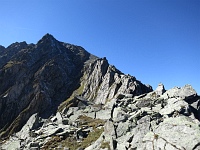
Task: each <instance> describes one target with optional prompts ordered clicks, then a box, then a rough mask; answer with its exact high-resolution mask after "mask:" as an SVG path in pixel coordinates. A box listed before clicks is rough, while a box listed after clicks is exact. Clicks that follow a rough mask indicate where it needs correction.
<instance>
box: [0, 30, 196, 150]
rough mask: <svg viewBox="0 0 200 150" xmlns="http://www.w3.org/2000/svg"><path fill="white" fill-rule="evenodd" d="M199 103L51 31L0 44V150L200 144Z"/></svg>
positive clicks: (186, 149) (136, 149) (178, 149)
mask: <svg viewBox="0 0 200 150" xmlns="http://www.w3.org/2000/svg"><path fill="white" fill-rule="evenodd" d="M199 106H200V97H199V96H198V94H197V93H196V91H195V90H194V89H193V88H192V86H191V85H185V86H184V87H181V88H180V87H174V88H172V89H170V90H166V89H165V87H164V85H163V84H161V83H160V84H159V85H158V87H157V88H156V89H155V90H153V89H152V87H151V86H150V85H145V84H143V83H141V82H140V81H139V80H137V79H136V78H135V77H133V76H131V75H125V74H123V73H122V72H121V71H119V70H118V69H117V68H116V67H115V66H113V65H110V64H109V63H108V60H107V59H106V58H98V57H96V56H94V55H92V54H90V53H89V52H87V51H86V50H85V49H84V48H82V47H80V46H76V45H72V44H68V43H64V42H60V41H58V40H56V39H55V38H54V37H53V36H52V35H50V34H46V35H45V36H44V37H42V39H41V40H39V41H38V43H37V44H27V43H26V42H20V43H19V42H16V43H13V44H11V45H10V46H8V47H7V48H5V47H3V46H0V149H2V150H40V149H41V150H46V149H55V150H83V149H85V150H199V149H200V107H199Z"/></svg>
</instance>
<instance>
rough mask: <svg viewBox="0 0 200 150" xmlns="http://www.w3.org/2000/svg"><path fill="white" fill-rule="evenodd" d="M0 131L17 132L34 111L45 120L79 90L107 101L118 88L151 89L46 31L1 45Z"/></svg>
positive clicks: (85, 95)
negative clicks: (29, 40) (31, 39)
mask: <svg viewBox="0 0 200 150" xmlns="http://www.w3.org/2000/svg"><path fill="white" fill-rule="evenodd" d="M0 50H1V51H0V58H1V59H0V83H1V84H0V135H1V137H6V136H9V135H11V134H12V133H15V132H17V131H19V130H20V129H21V128H22V127H23V125H24V124H25V123H26V122H27V120H28V119H29V118H30V117H31V116H32V115H33V114H35V113H37V114H38V116H40V117H41V118H43V119H45V118H48V117H50V116H51V115H52V114H55V113H56V111H57V109H58V107H59V111H62V110H63V109H64V108H65V106H66V104H68V103H69V102H70V103H71V101H72V100H73V99H74V96H76V95H79V96H81V97H82V98H84V99H87V100H90V101H92V102H94V103H96V104H105V103H106V102H107V101H108V100H109V99H112V98H113V97H115V96H116V95H119V94H120V93H127V94H132V96H134V95H139V94H143V93H146V92H149V91H151V90H152V89H151V87H150V86H146V85H143V84H142V83H141V82H139V81H137V80H136V79H135V78H134V77H132V76H130V75H124V74H123V73H121V72H120V71H118V70H117V69H116V68H115V67H113V66H111V65H109V64H108V61H107V60H106V59H100V58H97V57H96V56H93V55H92V54H90V53H88V52H87V51H86V50H84V49H83V48H82V47H80V46H75V45H71V44H67V43H63V42H59V41H57V40H56V39H55V38H54V37H53V36H52V35H50V34H46V35H45V36H44V37H43V38H42V39H41V40H39V41H38V43H37V44H27V43H26V42H21V43H14V44H11V45H10V46H9V47H7V48H4V47H1V48H0Z"/></svg>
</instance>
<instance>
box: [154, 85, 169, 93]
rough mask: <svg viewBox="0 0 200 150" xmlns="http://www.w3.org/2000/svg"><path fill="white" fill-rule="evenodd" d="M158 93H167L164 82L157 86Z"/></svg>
mask: <svg viewBox="0 0 200 150" xmlns="http://www.w3.org/2000/svg"><path fill="white" fill-rule="evenodd" d="M155 91H156V94H157V95H163V93H165V91H166V90H165V87H164V85H163V84H162V83H160V84H158V87H157V88H156V90H155Z"/></svg>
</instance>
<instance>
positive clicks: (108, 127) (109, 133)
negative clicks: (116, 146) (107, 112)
mask: <svg viewBox="0 0 200 150" xmlns="http://www.w3.org/2000/svg"><path fill="white" fill-rule="evenodd" d="M104 136H105V141H109V142H110V140H111V139H116V138H117V135H116V132H115V126H114V124H113V122H112V121H110V120H107V122H106V123H105V125H104Z"/></svg>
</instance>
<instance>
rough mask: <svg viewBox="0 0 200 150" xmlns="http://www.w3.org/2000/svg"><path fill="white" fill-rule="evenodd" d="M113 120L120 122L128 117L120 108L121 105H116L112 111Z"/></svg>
mask: <svg viewBox="0 0 200 150" xmlns="http://www.w3.org/2000/svg"><path fill="white" fill-rule="evenodd" d="M112 119H113V121H114V122H120V121H126V120H127V119H128V114H127V113H126V112H124V111H123V110H122V108H121V107H116V108H115V109H114V111H113V118H112Z"/></svg>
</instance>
